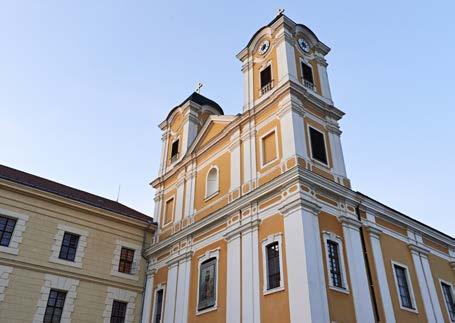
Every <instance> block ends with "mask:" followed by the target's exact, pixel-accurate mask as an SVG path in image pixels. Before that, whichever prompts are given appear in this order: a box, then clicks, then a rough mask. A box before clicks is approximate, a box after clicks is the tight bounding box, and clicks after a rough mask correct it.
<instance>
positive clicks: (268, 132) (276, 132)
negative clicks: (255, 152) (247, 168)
mask: <svg viewBox="0 0 455 323" xmlns="http://www.w3.org/2000/svg"><path fill="white" fill-rule="evenodd" d="M272 133H275V152H276V153H275V158H274V159H272V160H270V161H268V162H267V163H264V142H263V140H264V138H265V137H267V136H268V135H270V134H272ZM259 145H260V147H259V148H260V149H259V158H260V161H261V168H264V167H266V166H269V165H270V164H273V163H274V162H276V161H277V160H279V159H280V157H279V155H280V151H279V145H278V127H274V128H272V129H270V130H269V131H267V132H265V133H264V134H263V135H262V136H260V137H259Z"/></svg>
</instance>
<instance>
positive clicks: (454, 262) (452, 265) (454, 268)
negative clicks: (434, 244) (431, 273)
mask: <svg viewBox="0 0 455 323" xmlns="http://www.w3.org/2000/svg"><path fill="white" fill-rule="evenodd" d="M450 267H452V270H453V271H455V259H454V260H452V261H451V262H450Z"/></svg>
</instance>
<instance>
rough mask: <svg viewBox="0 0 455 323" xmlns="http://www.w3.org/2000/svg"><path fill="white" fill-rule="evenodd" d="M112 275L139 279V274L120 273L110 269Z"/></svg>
mask: <svg viewBox="0 0 455 323" xmlns="http://www.w3.org/2000/svg"><path fill="white" fill-rule="evenodd" d="M111 275H112V276H117V277H120V278H125V279H131V280H139V276H138V275H137V274H126V273H121V272H118V271H112V272H111Z"/></svg>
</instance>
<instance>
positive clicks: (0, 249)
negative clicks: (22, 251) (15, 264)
mask: <svg viewBox="0 0 455 323" xmlns="http://www.w3.org/2000/svg"><path fill="white" fill-rule="evenodd" d="M0 252H4V253H9V254H12V255H15V256H17V255H18V254H19V248H13V247H3V246H0Z"/></svg>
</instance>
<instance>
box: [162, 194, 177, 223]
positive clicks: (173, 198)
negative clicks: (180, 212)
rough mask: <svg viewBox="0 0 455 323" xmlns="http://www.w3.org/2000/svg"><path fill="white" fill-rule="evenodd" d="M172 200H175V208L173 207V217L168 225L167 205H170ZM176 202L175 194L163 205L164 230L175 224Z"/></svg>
mask: <svg viewBox="0 0 455 323" xmlns="http://www.w3.org/2000/svg"><path fill="white" fill-rule="evenodd" d="M170 200H174V205H173V207H172V217H171V220H170V221H169V222H168V223H166V221H165V220H166V205H167V203H168V202H169V201H170ZM175 201H176V197H175V194H174V195H172V196H171V197H169V198H168V199H167V200H165V201H164V205H163V206H164V207H163V210H162V211H163V214H162V216H163V225H162V228H166V227H168V226H170V225H173V224H174V217H175Z"/></svg>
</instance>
